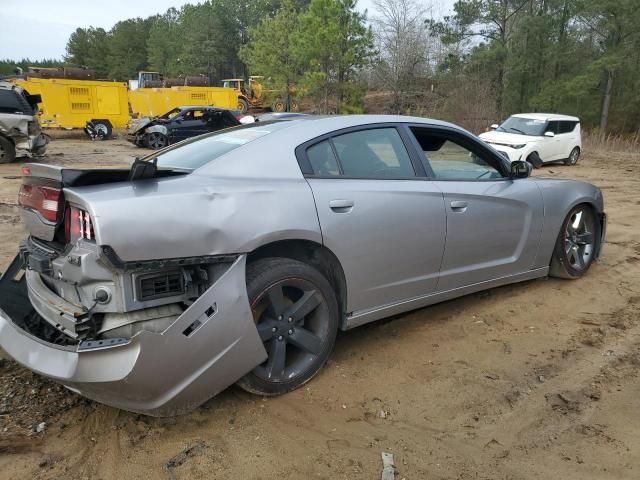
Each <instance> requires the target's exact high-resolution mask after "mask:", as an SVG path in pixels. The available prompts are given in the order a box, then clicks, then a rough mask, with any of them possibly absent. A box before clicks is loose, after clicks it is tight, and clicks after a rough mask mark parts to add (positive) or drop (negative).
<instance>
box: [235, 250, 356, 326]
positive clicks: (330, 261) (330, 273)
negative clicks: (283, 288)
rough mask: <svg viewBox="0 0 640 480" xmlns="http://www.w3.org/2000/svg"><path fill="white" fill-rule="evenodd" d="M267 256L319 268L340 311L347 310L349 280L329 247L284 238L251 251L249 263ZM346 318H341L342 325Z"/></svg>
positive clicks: (343, 313)
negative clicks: (289, 259) (327, 281)
mask: <svg viewBox="0 0 640 480" xmlns="http://www.w3.org/2000/svg"><path fill="white" fill-rule="evenodd" d="M267 257H282V258H291V259H292V260H298V261H300V262H304V263H306V264H308V265H311V266H312V267H314V268H316V269H318V271H320V272H321V273H322V274H323V275H324V276H325V277H326V278H327V280H329V283H330V284H331V286H332V287H333V290H334V291H335V293H336V297H337V299H338V306H339V307H340V312H342V315H343V316H344V315H345V314H346V311H347V280H346V278H345V276H344V270H343V269H342V265H340V261H339V260H338V257H336V256H335V254H334V253H333V252H332V251H331V250H329V249H328V248H327V247H325V246H323V245H320V244H319V243H315V242H311V241H308V240H282V241H279V242H273V243H269V244H267V245H263V246H261V247H259V248H257V249H256V250H254V251H253V252H251V253H249V256H248V258H247V265H248V264H250V263H252V262H255V261H256V260H259V259H261V258H267ZM343 321H344V318H343V319H341V326H342V324H343Z"/></svg>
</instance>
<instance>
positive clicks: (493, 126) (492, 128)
mask: <svg viewBox="0 0 640 480" xmlns="http://www.w3.org/2000/svg"><path fill="white" fill-rule="evenodd" d="M499 126H500V125H498V124H497V123H494V124H493V125H491V127H489V128H491V130H495V129H496V128H498V127H499Z"/></svg>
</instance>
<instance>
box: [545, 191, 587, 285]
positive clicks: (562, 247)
mask: <svg viewBox="0 0 640 480" xmlns="http://www.w3.org/2000/svg"><path fill="white" fill-rule="evenodd" d="M599 241H600V223H599V222H598V221H597V219H596V215H595V212H594V211H593V208H591V206H590V205H587V204H584V203H583V204H581V205H577V206H576V207H574V208H572V209H571V211H570V212H569V214H568V215H567V217H566V218H565V220H564V222H563V223H562V228H561V229H560V233H559V234H558V239H557V240H556V246H555V249H554V251H553V257H552V258H551V264H550V266H549V267H550V268H549V275H551V276H552V277H558V278H567V279H576V278H580V277H581V276H582V275H584V274H585V273H586V272H587V270H589V267H590V266H591V264H592V263H593V260H594V258H595V255H596V252H597V251H598V242H599Z"/></svg>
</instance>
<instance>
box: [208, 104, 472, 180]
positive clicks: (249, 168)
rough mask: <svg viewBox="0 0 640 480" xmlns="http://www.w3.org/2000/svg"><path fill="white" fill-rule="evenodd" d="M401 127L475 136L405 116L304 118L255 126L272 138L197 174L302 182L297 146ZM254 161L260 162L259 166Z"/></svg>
mask: <svg viewBox="0 0 640 480" xmlns="http://www.w3.org/2000/svg"><path fill="white" fill-rule="evenodd" d="M402 123H405V124H406V123H409V124H420V125H424V126H438V127H447V128H450V129H453V130H456V131H458V132H465V133H466V134H467V135H472V134H471V133H469V132H467V131H466V130H464V129H463V128H461V127H458V126H457V125H453V124H452V123H448V122H443V121H441V120H434V119H429V118H420V117H409V116H402V115H326V116H324V115H323V116H315V115H303V116H298V117H291V118H287V119H281V120H272V121H268V122H256V123H252V124H251V127H250V128H252V129H253V128H255V129H256V130H260V129H264V130H266V131H267V132H265V133H269V134H268V135H262V136H259V137H258V138H256V139H254V140H251V141H249V142H247V143H245V144H244V145H242V146H241V147H240V148H237V149H234V150H232V151H230V152H228V153H226V154H225V155H223V156H222V157H219V159H217V160H215V161H212V162H210V163H207V164H205V165H203V166H202V167H200V168H198V169H197V170H196V174H201V175H215V176H219V177H227V176H228V177H236V178H238V177H240V178H247V177H255V178H260V179H261V181H262V180H264V179H267V178H300V175H301V174H300V168H299V166H298V163H297V161H296V160H295V156H294V151H295V149H296V148H297V147H298V146H300V145H302V144H304V143H306V142H308V141H312V140H314V139H316V138H319V137H321V136H324V135H327V134H336V135H339V134H340V132H339V131H340V130H344V129H349V128H351V127H371V128H380V127H381V126H384V124H402ZM269 125H273V126H276V125H277V128H275V129H274V130H273V131H269V130H271V129H270V128H269ZM245 127H247V126H245ZM237 128H242V127H237ZM345 133H346V132H345ZM211 135H213V134H211ZM292 157H293V158H292ZM222 158H227V159H229V161H220V160H221V159H222ZM231 159H232V160H231ZM255 159H260V161H259V162H256V160H255Z"/></svg>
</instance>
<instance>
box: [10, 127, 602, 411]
mask: <svg viewBox="0 0 640 480" xmlns="http://www.w3.org/2000/svg"><path fill="white" fill-rule="evenodd" d="M23 172H24V174H25V176H24V181H23V185H22V187H21V190H20V195H19V203H20V205H21V207H22V209H21V211H22V216H23V220H24V223H25V225H26V227H27V230H28V231H29V234H30V235H29V237H28V238H26V239H25V240H24V241H23V242H22V243H21V245H20V254H19V255H18V256H17V257H16V259H15V260H14V262H13V263H12V265H11V267H10V268H9V270H8V271H7V272H6V273H5V275H4V276H3V277H2V279H1V280H0V309H1V310H0V346H1V347H2V348H3V349H4V350H5V351H6V352H7V353H8V354H9V355H11V356H12V357H13V358H15V359H16V360H17V361H18V362H20V363H21V364H23V365H25V366H26V367H27V368H30V369H32V370H34V371H35V372H38V373H40V374H42V375H44V376H47V377H50V378H52V379H55V380H57V381H59V382H61V383H62V384H64V385H65V386H67V387H68V388H70V389H71V390H73V391H75V392H78V393H80V394H82V395H85V396H87V397H89V398H92V399H95V400H97V401H100V402H103V403H106V404H109V405H113V406H116V407H120V408H123V409H126V410H131V411H135V412H141V413H144V414H149V415H173V414H177V413H180V412H184V411H187V410H189V409H191V408H194V407H196V406H197V405H200V404H201V403H202V402H204V401H206V400H207V399H209V398H210V397H212V396H214V395H216V394H217V393H218V392H220V391H222V390H223V389H225V388H227V387H228V386H229V385H231V384H233V383H237V384H239V385H240V386H241V387H242V388H244V389H246V390H248V391H250V392H256V393H259V394H261V395H275V394H281V393H284V392H287V391H290V390H292V389H294V388H297V387H299V386H300V385H302V384H304V383H305V382H307V381H308V380H310V379H311V378H312V377H313V376H314V375H315V374H316V373H317V372H318V371H319V370H320V368H321V367H322V366H323V365H324V363H325V362H326V361H327V359H328V357H329V355H330V354H331V350H332V348H333V345H334V342H335V339H336V334H337V332H338V330H348V329H351V328H354V327H357V326H358V325H362V324H364V323H368V322H371V321H374V320H377V319H380V318H383V317H388V316H390V315H395V314H398V313H401V312H406V311H408V310H412V309H416V308H420V307H424V306H426V305H430V304H433V303H437V302H441V301H444V300H449V299H451V298H454V297H459V296H461V295H466V294H469V293H472V292H477V291H479V290H483V289H487V288H492V287H496V286H499V285H504V284H508V283H513V282H521V281H525V280H530V279H533V278H537V277H543V276H545V275H554V276H557V277H562V278H569V279H573V278H578V277H580V276H582V275H583V274H584V273H585V272H586V271H587V270H588V269H589V266H590V265H591V263H592V262H593V261H594V260H595V259H596V258H597V257H598V255H599V252H600V248H601V245H602V243H603V238H604V231H605V227H606V216H605V214H604V208H603V198H602V193H601V191H600V190H599V189H598V188H596V187H594V186H593V185H590V184H588V183H583V182H577V181H571V180H561V179H548V178H540V177H536V178H532V177H530V176H529V175H530V172H531V166H530V165H529V164H528V163H526V162H512V163H509V162H508V161H507V160H506V159H505V158H504V157H502V155H500V154H499V153H497V152H496V151H495V150H493V149H492V147H490V146H488V145H487V144H485V143H484V142H482V141H480V140H478V139H477V138H476V137H475V136H473V135H471V134H470V133H468V132H466V131H464V130H462V129H460V128H458V127H456V126H455V125H451V124H448V123H444V122H439V121H435V120H426V119H422V118H412V117H398V116H341V117H325V118H322V117H301V118H296V119H291V120H289V121H274V122H259V123H255V124H251V125H247V126H242V127H236V128H233V129H228V130H223V131H220V132H216V133H213V134H207V135H204V136H200V137H196V138H194V139H190V140H187V141H185V142H182V143H180V144H177V145H175V146H172V147H169V148H166V149H164V150H161V151H159V152H156V153H154V154H153V155H152V156H150V157H147V158H146V159H144V160H143V161H136V162H135V163H134V164H133V165H132V167H131V168H130V169H123V170H117V169H116V170H73V169H65V168H59V167H52V166H46V165H40V164H31V165H27V166H25V167H24V168H23Z"/></svg>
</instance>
